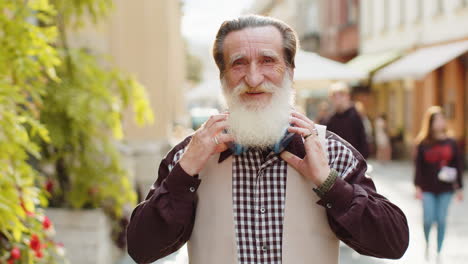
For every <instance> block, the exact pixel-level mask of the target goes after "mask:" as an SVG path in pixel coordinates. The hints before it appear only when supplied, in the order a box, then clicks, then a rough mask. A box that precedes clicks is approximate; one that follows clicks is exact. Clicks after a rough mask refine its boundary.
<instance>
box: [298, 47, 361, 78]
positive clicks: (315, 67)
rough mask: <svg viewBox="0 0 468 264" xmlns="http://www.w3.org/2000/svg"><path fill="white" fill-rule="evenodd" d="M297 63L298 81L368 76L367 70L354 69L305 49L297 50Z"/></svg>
mask: <svg viewBox="0 0 468 264" xmlns="http://www.w3.org/2000/svg"><path fill="white" fill-rule="evenodd" d="M295 63H296V69H295V70H294V80H295V81H296V82H297V81H324V80H328V81H333V80H343V81H346V80H358V79H363V78H366V76H367V74H366V73H365V72H362V71H359V70H355V69H352V68H351V67H349V66H347V65H346V64H343V63H340V62H336V61H333V60H330V59H327V58H325V57H322V56H320V55H317V54H316V53H313V52H307V51H303V50H298V51H297V53H296V58H295Z"/></svg>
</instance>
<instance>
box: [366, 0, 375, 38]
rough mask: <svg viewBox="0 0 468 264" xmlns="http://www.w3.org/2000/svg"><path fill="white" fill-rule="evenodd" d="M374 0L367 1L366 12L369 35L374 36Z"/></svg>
mask: <svg viewBox="0 0 468 264" xmlns="http://www.w3.org/2000/svg"><path fill="white" fill-rule="evenodd" d="M372 1H373V0H368V1H366V3H367V10H366V11H367V12H366V14H365V15H366V16H367V19H366V24H367V25H366V27H367V35H372V34H373V33H374V23H373V22H374V5H373V2H372Z"/></svg>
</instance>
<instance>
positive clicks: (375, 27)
mask: <svg viewBox="0 0 468 264" xmlns="http://www.w3.org/2000/svg"><path fill="white" fill-rule="evenodd" d="M439 1H440V3H441V10H440V11H439V8H438V3H439ZM464 2H466V4H465V6H463V4H464ZM401 5H404V6H401ZM421 5H422V7H423V8H422V9H420V6H421ZM384 6H386V7H387V8H384ZM360 9H361V12H360V24H361V47H360V52H361V53H372V52H378V51H384V50H388V49H394V48H401V49H407V48H412V47H415V46H420V45H428V44H434V43H440V42H445V41H450V40H457V39H462V38H468V1H467V0H361V1H360ZM402 12H403V17H401V16H402ZM386 14H387V15H386ZM419 14H421V15H422V17H419ZM386 16H387V17H388V20H387V22H386V23H385V22H384V20H385V19H384V18H385V17H386ZM385 24H386V25H387V26H386V27H385Z"/></svg>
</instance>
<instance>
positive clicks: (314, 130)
mask: <svg viewBox="0 0 468 264" xmlns="http://www.w3.org/2000/svg"><path fill="white" fill-rule="evenodd" d="M312 131H313V132H314V133H315V135H316V136H318V130H317V128H315V127H314V128H313V129H312Z"/></svg>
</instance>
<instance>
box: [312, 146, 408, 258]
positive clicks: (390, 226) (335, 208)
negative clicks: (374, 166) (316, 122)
mask: <svg viewBox="0 0 468 264" xmlns="http://www.w3.org/2000/svg"><path fill="white" fill-rule="evenodd" d="M348 147H349V148H350V149H351V150H352V152H353V153H354V156H355V157H356V158H357V160H358V162H357V164H356V166H355V167H354V169H353V170H352V171H351V172H350V173H348V174H347V175H346V177H345V178H344V179H343V178H337V180H336V182H335V183H334V185H333V186H332V188H331V189H330V190H329V191H328V192H327V193H326V194H325V195H324V196H323V197H321V200H320V201H319V202H318V204H320V205H322V206H324V207H325V209H326V211H327V217H328V222H329V224H330V227H331V229H332V230H333V231H334V233H335V234H336V235H337V237H338V238H339V239H340V240H341V241H343V242H344V243H346V244H347V245H348V246H350V247H351V248H353V249H354V250H356V251H357V252H358V253H360V254H363V255H368V256H373V257H379V258H390V259H398V258H401V257H402V256H403V254H404V253H405V251H406V249H407V248H408V243H409V230H408V223H407V219H406V216H405V214H404V213H403V212H402V211H401V210H400V208H398V207H397V206H396V205H394V204H393V203H391V202H390V201H389V200H388V199H386V198H385V197H384V196H382V195H380V194H378V193H377V192H376V189H375V185H374V183H373V181H372V179H371V178H369V177H368V176H367V175H366V170H367V165H366V163H365V161H364V159H363V157H362V156H361V155H360V154H359V153H358V152H357V151H356V150H355V149H353V148H352V147H351V146H350V145H349V144H348Z"/></svg>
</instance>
